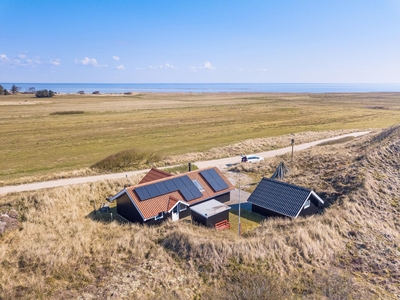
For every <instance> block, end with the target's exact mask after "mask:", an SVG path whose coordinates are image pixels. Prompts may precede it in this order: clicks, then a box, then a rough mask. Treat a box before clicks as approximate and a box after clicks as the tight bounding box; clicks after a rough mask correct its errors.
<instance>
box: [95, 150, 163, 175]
mask: <svg viewBox="0 0 400 300" xmlns="http://www.w3.org/2000/svg"><path fill="white" fill-rule="evenodd" d="M162 160H163V156H162V155H161V154H160V153H157V152H153V151H148V150H139V149H129V150H124V151H121V152H118V153H116V154H113V155H110V156H108V157H106V158H105V159H103V160H101V161H99V162H97V163H95V164H93V165H92V166H90V168H92V169H95V170H99V171H107V172H108V171H110V172H111V171H117V172H118V171H126V170H135V169H145V168H147V167H150V166H151V165H152V164H155V163H157V162H160V161H162Z"/></svg>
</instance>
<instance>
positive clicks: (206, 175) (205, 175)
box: [200, 170, 213, 181]
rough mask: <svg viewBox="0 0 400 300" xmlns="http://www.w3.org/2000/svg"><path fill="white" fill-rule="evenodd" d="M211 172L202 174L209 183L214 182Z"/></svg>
mask: <svg viewBox="0 0 400 300" xmlns="http://www.w3.org/2000/svg"><path fill="white" fill-rule="evenodd" d="M208 171H209V170H206V171H203V172H200V174H201V176H203V177H204V179H205V180H207V181H209V180H213V177H212V176H211V174H210V173H209V172H208Z"/></svg>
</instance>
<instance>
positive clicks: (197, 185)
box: [192, 179, 205, 192]
mask: <svg viewBox="0 0 400 300" xmlns="http://www.w3.org/2000/svg"><path fill="white" fill-rule="evenodd" d="M192 182H193V184H194V185H195V186H196V187H197V188H198V189H199V191H200V192H204V191H205V189H204V188H203V186H202V185H201V184H200V182H199V181H198V180H197V179H193V180H192ZM196 182H197V183H196Z"/></svg>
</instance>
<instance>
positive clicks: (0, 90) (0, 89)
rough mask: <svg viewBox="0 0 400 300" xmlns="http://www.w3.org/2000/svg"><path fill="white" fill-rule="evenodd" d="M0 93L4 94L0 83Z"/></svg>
mask: <svg viewBox="0 0 400 300" xmlns="http://www.w3.org/2000/svg"><path fill="white" fill-rule="evenodd" d="M0 95H4V88H3V86H2V85H1V84H0Z"/></svg>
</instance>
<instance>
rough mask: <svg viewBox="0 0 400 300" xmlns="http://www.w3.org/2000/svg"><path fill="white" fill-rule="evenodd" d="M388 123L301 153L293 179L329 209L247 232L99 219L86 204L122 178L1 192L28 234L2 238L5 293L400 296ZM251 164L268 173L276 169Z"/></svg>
mask: <svg viewBox="0 0 400 300" xmlns="http://www.w3.org/2000/svg"><path fill="white" fill-rule="evenodd" d="M390 130H391V131H390V132H389V133H388V132H387V131H383V132H382V133H379V134H377V135H375V138H369V137H363V138H359V139H355V140H353V141H349V142H347V143H344V144H336V145H329V146H321V147H314V148H311V149H309V150H307V151H303V152H301V153H297V155H296V159H295V163H294V164H292V165H291V166H290V167H291V169H292V171H291V173H290V174H289V177H288V178H287V180H288V181H290V182H294V183H297V184H301V185H305V186H308V187H312V188H314V189H315V190H316V191H317V193H318V194H320V195H321V196H322V195H323V198H324V199H328V202H329V204H331V205H330V207H329V208H327V209H326V211H325V212H324V213H323V214H321V215H316V216H312V217H309V218H299V219H296V220H293V221H292V220H287V219H278V218H276V219H269V220H266V221H264V222H263V223H262V225H261V226H260V227H259V228H257V229H255V230H253V231H249V232H247V233H246V234H245V235H244V237H242V238H238V237H237V234H236V233H235V232H230V231H222V232H219V231H215V230H210V229H207V228H203V227H197V226H195V225H193V224H191V223H190V222H177V223H172V222H167V223H164V224H162V225H160V226H155V227H146V226H139V225H135V224H126V223H120V222H117V221H114V222H102V221H96V219H93V218H92V206H91V204H90V201H89V200H96V203H100V202H102V201H104V200H103V199H104V198H105V197H106V196H108V195H110V194H114V193H116V192H118V191H119V190H120V189H121V187H122V186H123V185H124V184H125V181H124V180H121V181H113V182H101V183H91V184H82V185H77V186H73V187H64V188H57V189H51V190H47V191H41V192H31V193H19V194H12V195H8V196H7V197H5V196H2V197H1V198H0V211H1V210H2V209H5V208H7V209H8V208H9V207H10V206H11V207H15V208H16V209H17V210H18V211H19V212H20V213H21V224H22V229H21V230H20V231H13V232H9V233H7V234H5V235H4V236H3V237H1V238H0V265H1V268H0V298H5V299H28V298H43V299H44V298H46V299H65V298H77V297H79V296H81V297H82V298H90V297H94V298H111V297H115V298H122V299H123V298H131V299H133V298H135V299H161V298H163V299H165V298H176V299H260V298H266V299H268V297H273V298H276V299H299V298H304V299H378V298H379V299H396V298H398V297H399V295H400V273H399V270H400V266H399V261H400V248H399V245H400V223H399V221H398V218H397V216H398V214H399V212H400V208H399V206H398V203H399V195H400V190H399V189H400V175H399V169H400V157H399V150H400V129H399V127H396V128H394V129H390ZM283 158H285V157H283ZM281 159H282V158H281ZM276 162H279V159H277V160H276ZM253 167H254V169H252V170H247V172H252V174H256V175H257V174H258V175H257V176H261V174H262V175H264V173H268V172H269V171H270V170H272V169H273V168H274V167H275V166H271V167H270V166H269V161H266V162H265V163H264V164H260V165H257V166H256V165H254V166H253ZM239 168H241V166H239ZM241 171H243V172H244V171H245V170H241ZM256 175H254V176H256ZM138 179H139V178H135V179H132V182H135V181H136V182H137V180H138ZM268 291H269V293H268ZM218 297H219V298H218Z"/></svg>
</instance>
